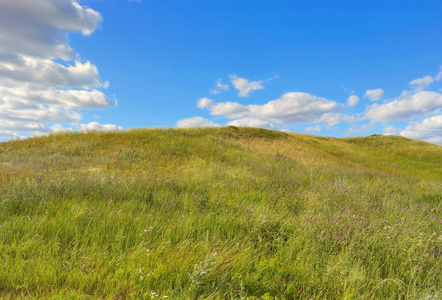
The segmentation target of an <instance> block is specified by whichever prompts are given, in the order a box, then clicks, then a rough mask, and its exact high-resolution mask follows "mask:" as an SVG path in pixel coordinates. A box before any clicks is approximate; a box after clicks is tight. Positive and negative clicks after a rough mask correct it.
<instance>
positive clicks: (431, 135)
mask: <svg viewBox="0 0 442 300" xmlns="http://www.w3.org/2000/svg"><path fill="white" fill-rule="evenodd" d="M400 134H401V135H402V136H405V137H408V138H412V139H419V140H426V141H428V142H432V143H437V144H442V115H437V116H433V117H430V118H427V119H424V120H423V121H422V122H420V123H417V124H413V125H410V126H407V127H406V128H405V129H404V130H403V131H401V133H400Z"/></svg>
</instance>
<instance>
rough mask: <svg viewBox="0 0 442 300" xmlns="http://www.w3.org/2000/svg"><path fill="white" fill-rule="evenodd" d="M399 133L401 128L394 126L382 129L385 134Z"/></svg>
mask: <svg viewBox="0 0 442 300" xmlns="http://www.w3.org/2000/svg"><path fill="white" fill-rule="evenodd" d="M400 133H401V129H399V128H396V127H394V126H388V127H386V128H385V129H384V134H385V135H399V134H400Z"/></svg>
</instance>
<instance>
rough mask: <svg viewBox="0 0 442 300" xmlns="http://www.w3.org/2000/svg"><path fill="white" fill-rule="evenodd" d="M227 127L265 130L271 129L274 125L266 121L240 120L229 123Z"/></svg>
mask: <svg viewBox="0 0 442 300" xmlns="http://www.w3.org/2000/svg"><path fill="white" fill-rule="evenodd" d="M228 125H232V126H238V127H257V128H265V129H273V128H274V125H273V124H272V123H270V122H268V121H264V120H260V119H254V118H242V119H238V120H234V121H232V122H229V123H228Z"/></svg>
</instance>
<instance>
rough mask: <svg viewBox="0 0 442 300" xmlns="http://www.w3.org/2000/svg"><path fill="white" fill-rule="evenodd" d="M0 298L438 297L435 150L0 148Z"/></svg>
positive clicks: (101, 144)
mask: <svg viewBox="0 0 442 300" xmlns="http://www.w3.org/2000/svg"><path fill="white" fill-rule="evenodd" d="M0 170H1V172H0V236H1V238H0V297H3V298H11V299H14V298H16V297H19V298H30V299H31V298H45V299H97V298H100V299H125V298H128V299H153V298H158V299H159V298H167V297H168V298H169V299H344V298H346V299H364V298H365V299H391V298H400V299H419V298H422V299H424V298H425V299H439V298H440V297H442V290H441V289H440V286H442V272H441V267H442V266H441V263H442V234H441V232H442V201H441V200H442V147H441V146H438V145H433V144H429V143H425V142H420V141H414V140H409V139H406V138H403V137H394V136H380V135H374V136H370V137H364V138H346V139H338V138H325V137H316V136H310V135H303V134H293V133H284V132H278V131H270V130H264V129H252V128H237V127H221V128H198V129H196V128H194V129H143V130H141V129H140V130H131V131H127V132H113V133H102V132H101V133H99V132H90V133H64V134H56V135H51V136H44V137H38V138H30V139H26V140H18V141H12V142H7V143H0Z"/></svg>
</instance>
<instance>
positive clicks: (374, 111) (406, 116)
mask: <svg viewBox="0 0 442 300" xmlns="http://www.w3.org/2000/svg"><path fill="white" fill-rule="evenodd" d="M441 109H442V94H439V93H437V92H429V91H422V92H418V93H415V94H411V93H403V94H402V95H401V97H399V98H398V99H397V100H394V101H392V102H389V103H386V104H381V105H379V104H373V105H372V106H371V107H370V108H369V109H368V111H367V112H366V115H365V116H366V118H368V119H370V120H372V121H377V122H381V123H388V122H398V121H403V120H411V119H415V118H419V117H422V116H427V115H432V114H437V113H438V112H439V111H440V110H441Z"/></svg>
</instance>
